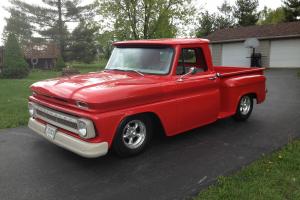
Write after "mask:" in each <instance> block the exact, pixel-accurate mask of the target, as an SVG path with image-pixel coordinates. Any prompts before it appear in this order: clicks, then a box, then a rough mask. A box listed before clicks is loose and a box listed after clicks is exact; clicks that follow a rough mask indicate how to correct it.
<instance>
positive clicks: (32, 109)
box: [28, 102, 35, 117]
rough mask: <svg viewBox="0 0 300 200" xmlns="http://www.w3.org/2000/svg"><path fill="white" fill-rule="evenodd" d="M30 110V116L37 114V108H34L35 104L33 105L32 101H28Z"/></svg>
mask: <svg viewBox="0 0 300 200" xmlns="http://www.w3.org/2000/svg"><path fill="white" fill-rule="evenodd" d="M28 111H29V115H30V117H34V115H35V108H34V106H33V104H32V103H31V102H29V103H28Z"/></svg>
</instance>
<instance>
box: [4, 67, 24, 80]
mask: <svg viewBox="0 0 300 200" xmlns="http://www.w3.org/2000/svg"><path fill="white" fill-rule="evenodd" d="M28 74H29V70H28V69H26V68H13V67H7V68H3V69H2V73H1V76H0V77H1V78H12V79H13V78H18V79H19V78H24V77H26V76H28Z"/></svg>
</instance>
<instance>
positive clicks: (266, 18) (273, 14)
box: [258, 7, 285, 25]
mask: <svg viewBox="0 0 300 200" xmlns="http://www.w3.org/2000/svg"><path fill="white" fill-rule="evenodd" d="M284 21H285V12H284V9H283V8H282V7H279V8H276V9H275V10H272V9H270V8H267V7H264V9H263V10H262V11H261V15H260V19H259V21H258V24H259V25H265V24H278V23H281V22H284Z"/></svg>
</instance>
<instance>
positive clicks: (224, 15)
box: [215, 0, 235, 29]
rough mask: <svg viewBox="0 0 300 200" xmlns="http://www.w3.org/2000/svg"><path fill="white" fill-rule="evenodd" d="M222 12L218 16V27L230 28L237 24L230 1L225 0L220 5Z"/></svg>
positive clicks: (216, 22)
mask: <svg viewBox="0 0 300 200" xmlns="http://www.w3.org/2000/svg"><path fill="white" fill-rule="evenodd" d="M218 10H219V12H220V14H219V15H217V17H216V21H215V26H216V27H217V28H218V29H224V28H230V27H233V26H234V24H235V19H234V17H233V14H232V12H233V8H232V6H231V5H230V3H229V2H228V1H227V0H225V1H224V2H223V3H222V5H221V6H220V7H218Z"/></svg>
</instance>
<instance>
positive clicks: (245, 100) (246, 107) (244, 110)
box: [240, 96, 251, 115]
mask: <svg viewBox="0 0 300 200" xmlns="http://www.w3.org/2000/svg"><path fill="white" fill-rule="evenodd" d="M250 108H251V99H250V97H249V96H244V97H242V99H241V102H240V112H241V114H242V115H247V114H248V113H249V111H250Z"/></svg>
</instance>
